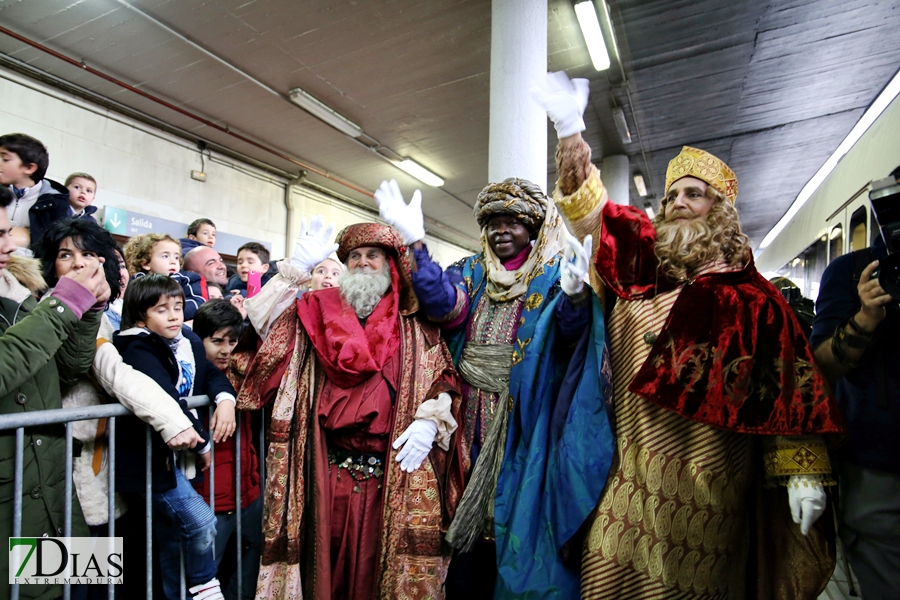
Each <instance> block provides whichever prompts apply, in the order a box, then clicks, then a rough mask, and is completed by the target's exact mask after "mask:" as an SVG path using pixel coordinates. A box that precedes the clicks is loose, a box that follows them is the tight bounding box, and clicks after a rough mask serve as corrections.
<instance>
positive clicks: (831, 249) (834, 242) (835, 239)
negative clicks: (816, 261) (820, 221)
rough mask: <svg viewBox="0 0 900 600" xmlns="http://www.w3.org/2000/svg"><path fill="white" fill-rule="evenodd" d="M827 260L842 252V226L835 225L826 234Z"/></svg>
mask: <svg viewBox="0 0 900 600" xmlns="http://www.w3.org/2000/svg"><path fill="white" fill-rule="evenodd" d="M828 237H829V238H830V239H829V242H828V260H830V261H831V260H834V259H836V258H837V257H838V256H840V255H841V254H843V253H844V228H843V227H841V226H840V225H835V226H834V228H833V229H832V230H831V234H830V235H829V236H828Z"/></svg>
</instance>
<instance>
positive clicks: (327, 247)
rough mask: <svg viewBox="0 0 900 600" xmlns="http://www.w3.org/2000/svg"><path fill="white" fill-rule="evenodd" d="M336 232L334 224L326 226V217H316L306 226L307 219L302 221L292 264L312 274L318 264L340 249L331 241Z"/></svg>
mask: <svg viewBox="0 0 900 600" xmlns="http://www.w3.org/2000/svg"><path fill="white" fill-rule="evenodd" d="M333 232H334V224H333V223H329V224H328V226H327V227H326V226H325V217H322V216H321V215H316V216H314V217H312V218H311V219H310V220H309V226H307V225H306V218H303V219H300V236H299V237H298V238H297V243H296V245H295V246H294V254H293V256H291V264H292V265H293V266H295V267H297V268H298V269H300V270H301V271H306V272H307V273H312V270H313V269H314V268H315V266H316V265H317V264H319V263H320V262H322V261H323V260H325V259H326V258H328V257H329V256H330V255H331V253H332V252H334V251H335V250H337V249H338V245H337V244H335V243H333V242H332V241H331V234H332V233H333Z"/></svg>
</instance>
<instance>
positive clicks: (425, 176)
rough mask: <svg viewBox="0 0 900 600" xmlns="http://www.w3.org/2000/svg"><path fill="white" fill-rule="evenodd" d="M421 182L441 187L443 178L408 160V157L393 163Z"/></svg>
mask: <svg viewBox="0 0 900 600" xmlns="http://www.w3.org/2000/svg"><path fill="white" fill-rule="evenodd" d="M394 164H396V165H397V166H398V167H400V168H401V169H403V170H404V171H406V172H407V173H409V174H410V175H412V176H413V177H415V178H416V179H418V180H419V181H421V182H422V183H427V184H428V185H430V186H432V187H441V186H442V185H444V180H443V179H441V178H440V177H438V176H437V175H435V174H434V173H432V172H431V171H429V170H428V169H426V168H425V167H423V166H422V165H420V164H419V163H417V162H416V161H414V160H410V159H408V158H404V159H403V160H402V161H400V162H398V163H394Z"/></svg>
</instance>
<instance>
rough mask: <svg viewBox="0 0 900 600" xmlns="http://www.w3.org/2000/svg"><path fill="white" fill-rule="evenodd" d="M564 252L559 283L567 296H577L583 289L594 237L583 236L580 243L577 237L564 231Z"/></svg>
mask: <svg viewBox="0 0 900 600" xmlns="http://www.w3.org/2000/svg"><path fill="white" fill-rule="evenodd" d="M566 242H567V244H568V245H567V246H566V253H565V256H564V259H563V263H562V266H561V267H560V270H559V271H560V273H559V285H560V287H561V288H562V290H563V291H564V292H565V293H566V294H567V295H569V296H577V295H578V294H580V293H581V290H582V289H584V277H585V275H587V272H588V265H589V264H590V257H591V251H592V250H593V246H594V238H593V237H591V236H590V235H588V236H586V237H585V238H584V245H582V244H581V243H580V242H579V241H578V238H577V237H575V236H574V235H572V234H571V233H569V232H568V231H567V232H566Z"/></svg>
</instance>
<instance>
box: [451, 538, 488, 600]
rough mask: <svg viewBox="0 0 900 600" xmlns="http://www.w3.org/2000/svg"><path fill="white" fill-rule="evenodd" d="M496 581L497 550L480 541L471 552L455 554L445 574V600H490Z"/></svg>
mask: <svg viewBox="0 0 900 600" xmlns="http://www.w3.org/2000/svg"><path fill="white" fill-rule="evenodd" d="M496 581H497V549H496V546H495V545H494V542H487V541H484V540H482V541H480V542H478V543H477V544H476V545H475V548H474V549H473V550H472V551H471V552H466V553H465V554H456V555H455V556H454V557H453V558H452V559H451V560H450V571H449V572H448V573H447V600H491V599H492V598H493V597H494V584H495V583H496Z"/></svg>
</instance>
